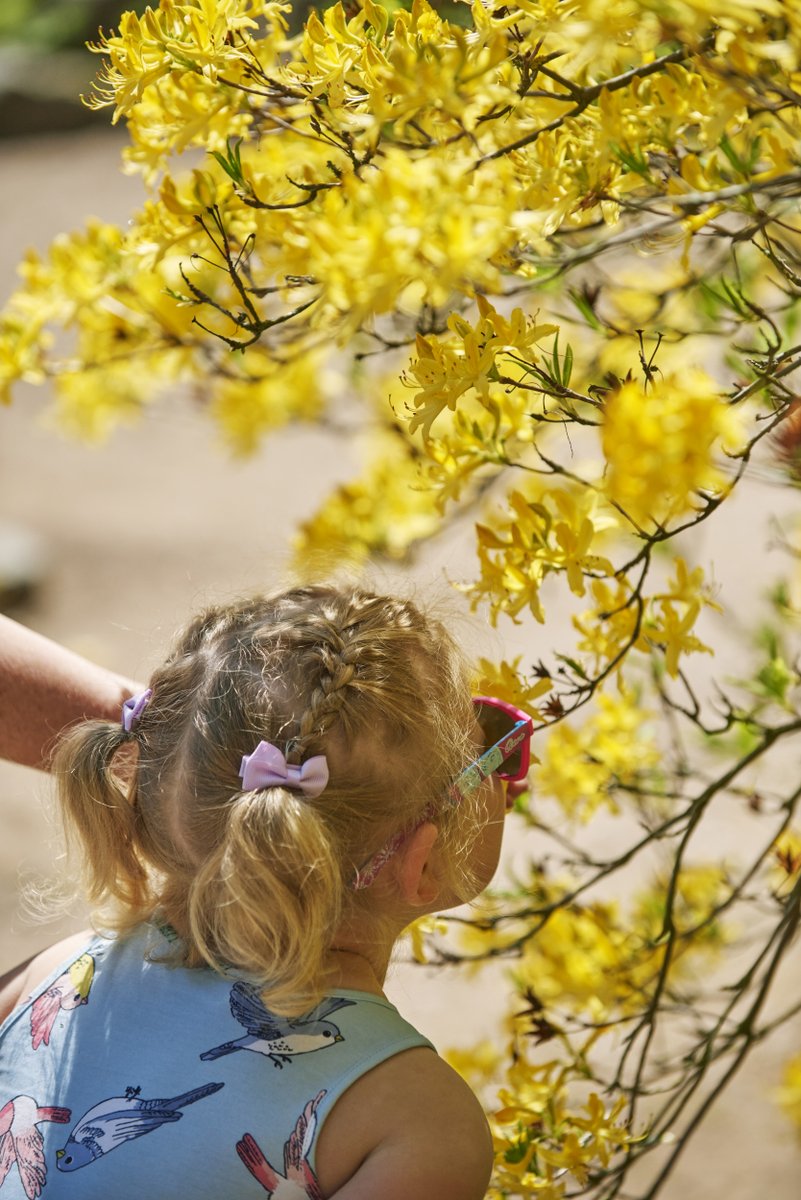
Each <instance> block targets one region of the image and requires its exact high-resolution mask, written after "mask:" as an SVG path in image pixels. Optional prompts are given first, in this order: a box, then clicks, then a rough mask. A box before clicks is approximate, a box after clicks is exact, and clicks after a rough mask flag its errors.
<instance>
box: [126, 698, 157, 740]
mask: <svg viewBox="0 0 801 1200" xmlns="http://www.w3.org/2000/svg"><path fill="white" fill-rule="evenodd" d="M152 695H153V689H152V688H148V689H147V690H146V691H144V692H140V693H139V695H138V696H129V697H128V699H127V700H126V701H125V703H124V704H123V706H122V727H123V729H124V730H125V732H126V733H131V732H132V731H133V728H134V726H135V725H136V723H137V722H138V720H139V718H140V717H141V715H142V713H143V712H144V711H145V709H146V708H147V705H148V701H149V700H150V697H151V696H152Z"/></svg>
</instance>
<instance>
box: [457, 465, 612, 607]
mask: <svg viewBox="0 0 801 1200" xmlns="http://www.w3.org/2000/svg"><path fill="white" fill-rule="evenodd" d="M506 504H507V508H506V511H505V513H503V515H502V516H501V517H500V519H498V518H496V519H495V520H494V521H493V522H492V524H490V523H489V522H488V523H487V524H480V525H477V526H476V534H477V552H478V559H479V564H480V566H481V576H480V578H479V579H478V580H476V581H475V582H474V583H473V584H470V585H467V586H466V587H465V588H464V590H465V591H466V592H467V594H468V595H469V596H470V599H471V602H472V604H473V605H474V606H475V605H477V604H478V603H480V602H481V601H482V600H484V599H486V600H488V601H489V605H490V612H491V616H492V619H493V621H495V620H497V618H498V616H499V614H500V613H502V612H503V613H506V614H507V615H509V616H511V617H512V618H515V617H516V616H517V614H518V613H520V612H521V611H523V610H524V609H526V608H528V609H529V611H530V612H531V613H532V615H533V616H534V617H535V618H536V620H537V621H539V622H541V623H542V622H543V621H544V620H545V614H544V611H543V609H542V605H541V602H540V588H541V586H542V583H543V580H544V579H545V578H546V576H548V575H551V574H554V573H564V575H565V577H566V579H567V583H568V586H569V587H570V589H571V591H574V592H575V593H576V595H579V596H582V595H584V591H585V583H584V580H585V577H586V576H587V575H588V574H594V573H597V574H603V575H611V574H612V571H613V567H612V564H611V563H610V562H609V560H608V559H607V558H604V557H602V556H601V555H599V554H597V553H596V552H595V549H594V546H595V542H596V539H597V538H598V535H599V534H601V533H602V532H604V531H605V530H606V529H608V528H610V527H611V526H613V525H614V524H615V520H614V518H613V517H610V516H609V515H608V513H606V512H604V511H603V510H602V509H601V507H600V504H599V501H598V498H597V496H596V495H595V494H594V493H593V492H592V491H590V489H589V488H585V489H584V490H583V491H582V490H580V489H578V488H576V487H570V488H568V487H563V488H546V487H543V486H542V485H541V484H536V483H532V484H531V485H530V486H529V487H528V488H527V490H526V491H522V490H520V491H518V490H515V491H512V492H510V493H509V495H508V496H507V499H506Z"/></svg>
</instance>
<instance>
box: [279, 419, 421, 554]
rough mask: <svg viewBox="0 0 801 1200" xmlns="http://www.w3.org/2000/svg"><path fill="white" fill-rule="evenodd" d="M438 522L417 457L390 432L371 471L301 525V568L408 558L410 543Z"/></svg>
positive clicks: (341, 488)
mask: <svg viewBox="0 0 801 1200" xmlns="http://www.w3.org/2000/svg"><path fill="white" fill-rule="evenodd" d="M399 446H400V453H399ZM438 524H439V517H438V515H437V513H436V512H435V511H434V510H433V509H432V507H431V503H430V501H429V499H428V497H427V495H426V492H425V491H424V490H423V489H422V488H421V486H420V474H419V466H418V463H417V461H416V459H415V457H414V456H413V455H410V454H408V453H403V446H402V444H400V443H399V441H398V439H397V437H396V438H392V436H391V435H386V434H384V435H382V436H381V437H380V438H379V439H378V445H377V446H376V447H375V448H374V449H373V452H372V455H371V457H370V459H369V466H368V468H367V470H366V471H365V474H364V475H363V476H362V477H361V478H358V479H355V480H352V481H351V482H350V483H345V484H342V485H340V486H339V487H338V488H336V489H335V490H334V492H333V493H332V494H331V496H329V498H328V500H327V502H326V504H325V506H324V507H323V508H321V509H320V510H318V512H317V513H316V514H315V515H314V516H313V517H312V518H311V519H310V520H308V521H305V522H304V523H302V524H301V526H300V528H299V530H298V535H297V538H296V540H295V563H296V568H297V570H298V571H300V572H301V573H302V574H308V573H309V572H313V571H314V570H315V569H318V570H319V568H320V567H321V566H326V565H327V566H330V565H331V563H332V562H336V561H337V560H340V561H342V560H344V561H351V562H363V561H364V560H365V559H366V558H367V557H368V556H369V555H370V554H371V553H372V554H381V555H383V556H385V557H387V558H398V559H402V558H403V557H404V556H405V554H406V553H407V551H408V549H409V547H410V545H412V544H413V543H414V542H415V541H417V540H419V539H423V538H426V537H429V536H430V535H431V534H432V533H433V532H434V530H435V529H436V528H437V526H438Z"/></svg>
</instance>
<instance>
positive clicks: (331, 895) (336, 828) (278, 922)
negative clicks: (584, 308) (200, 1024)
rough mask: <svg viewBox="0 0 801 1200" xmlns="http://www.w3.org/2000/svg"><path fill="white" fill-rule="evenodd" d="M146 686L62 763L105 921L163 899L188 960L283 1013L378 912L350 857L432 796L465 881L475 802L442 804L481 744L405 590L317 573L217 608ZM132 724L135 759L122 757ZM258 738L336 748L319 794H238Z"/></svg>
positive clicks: (61, 781) (72, 818)
mask: <svg viewBox="0 0 801 1200" xmlns="http://www.w3.org/2000/svg"><path fill="white" fill-rule="evenodd" d="M151 687H152V689H153V694H152V698H151V700H150V702H149V704H148V705H147V707H146V709H145V710H144V712H143V713H142V716H141V718H140V719H139V721H138V723H137V725H136V727H135V729H134V730H133V732H132V733H131V734H126V733H125V731H124V730H123V729H122V727H121V726H116V725H113V724H111V723H109V722H106V721H89V722H86V723H85V724H83V725H81V726H78V727H77V728H76V729H74V730H72V731H71V732H70V733H69V734H67V735H66V737H65V738H64V740H63V742H62V743H61V745H60V747H59V749H58V751H57V754H56V758H55V762H54V770H55V772H56V775H57V777H58V785H59V796H60V801H61V805H62V811H63V814H64V817H65V820H66V823H67V826H68V830H74V832H75V833H77V835H78V841H79V843H80V845H81V847H82V850H83V853H84V857H85V861H86V881H87V885H88V889H87V890H88V894H89V898H90V899H91V900H92V901H94V902H98V903H100V904H101V905H103V906H105V910H106V911H105V913H104V925H105V927H106V928H109V929H113V930H115V931H117V932H125V931H126V930H129V929H131V928H132V927H133V926H134V925H136V924H138V923H139V922H140V921H142V920H143V919H150V918H151V917H153V916H156V915H157V916H158V917H159V919H161V920H163V921H165V922H168V923H170V924H172V925H173V926H175V928H176V929H177V930H178V931H179V932H180V933H181V934H182V937H183V941H182V943H180V946H181V949H180V951H179V953H180V956H181V957H180V961H181V962H183V963H184V964H186V965H189V966H195V965H200V964H203V963H206V964H209V965H211V966H213V967H216V968H217V969H223V968H224V967H225V966H226V965H229V964H230V965H233V966H236V967H237V968H240V969H243V970H246V971H248V972H252V973H253V974H254V976H256V977H257V978H258V979H259V980H260V981H262V982H263V985H264V988H265V993H266V994H267V995H268V997H269V999H270V1002H271V1004H272V1006H273V1007H274V1008H275V1007H282V1006H283V1007H284V1008H285V1009H286V1010H287V1011H289V1010H290V1009H292V1008H295V1009H297V1008H299V1007H300V1006H302V1005H305V1004H308V1005H309V1006H311V1004H313V1003H315V1002H316V1000H317V999H319V995H320V992H321V986H322V979H323V964H324V958H325V954H326V952H327V950H328V949H329V947H330V946H331V944H332V939H333V938H334V936H335V931H336V930H337V928H338V927H339V926H340V923H341V921H342V919H343V918H344V917H346V916H347V915H348V913H349V912H351V911H353V909H354V908H356V907H358V906H360V905H362V906H366V907H368V909H369V896H370V892H369V889H367V890H366V891H365V892H354V891H352V890H351V888H350V886H349V885H350V883H351V881H352V879H353V876H354V873H355V871H356V869H357V868H358V867H359V866H360V865H362V864H363V863H364V862H365V860H367V859H369V857H370V856H371V854H373V853H375V852H376V851H377V850H379V849H380V847H381V846H382V845H383V844H384V843H385V842H386V840H387V838H388V837H390V836H391V835H393V834H395V833H397V832H398V831H400V830H404V829H410V830H411V829H412V828H414V826H415V825H416V824H417V823H418V822H419V820H420V819H421V814H423V813H424V812H425V811H426V809H427V808H428V807H429V806H432V805H433V812H434V816H433V818H432V819H433V820H434V821H435V822H436V823H437V825H438V826H439V844H440V846H441V847H442V859H443V862H444V864H445V865H446V870H447V871H448V872H449V878H448V880H447V884H448V886H449V888H450V889H451V890H452V891H454V892H455V893H456V894H457V895H463V896H465V895H467V894H468V893H469V892H470V891H471V889H472V881H471V880H470V878H469V868H468V867H467V866H466V865H465V864H466V862H467V858H468V856H467V855H466V854H465V853H464V851H465V849H466V847H467V846H469V844H470V843H471V842H472V840H473V838H474V837H475V835H476V828H477V812H476V810H475V807H472V809H471V811H468V809H469V808H471V806H470V805H468V804H462V805H460V806H459V807H458V808H456V807H454V806H453V805H451V804H450V803H449V801H448V787H449V785H450V783H451V782H452V781H453V779H454V777H455V776H456V775H457V774H458V772H459V770H460V769H461V768H462V767H463V766H464V765H465V764H466V763H467V762H469V761H470V759H471V758H472V757H474V751H473V746H472V743H471V730H472V728H473V721H472V717H471V708H470V696H469V684H468V675H467V671H466V668H465V664H464V661H463V658H462V656H461V653H460V652H459V650H458V649H457V647H456V645H455V643H454V642H453V640H452V639H451V638H450V636H449V635H448V634H447V633H446V631H445V629H444V628H443V627H442V625H441V624H440V623H439V622H438V621H436V620H434V619H431V618H428V617H426V616H424V615H423V614H422V613H421V612H420V611H419V609H418V608H417V607H416V606H415V605H414V604H412V603H410V602H409V601H406V600H400V599H392V598H389V597H386V596H379V595H374V594H372V593H371V592H368V591H363V590H361V589H360V588H356V587H347V588H342V587H334V586H316V587H299V588H294V589H291V590H288V591H284V592H282V593H279V594H276V595H273V596H266V597H256V598H253V599H250V600H245V601H242V602H239V603H236V604H233V605H228V606H224V607H215V608H210V609H208V610H207V611H205V612H203V613H201V614H200V615H199V616H198V617H196V618H195V620H194V621H192V622H191V623H190V624H189V625H188V626H187V627H186V628H185V629H184V631H183V632H182V634H180V635H179V637H178V640H177V643H176V645H175V648H174V650H173V652H172V654H171V655H170V657H169V658H168V660H167V662H166V663H165V665H164V666H163V667H161V668H160V669H159V670H157V671H156V672H155V674H154V676H153V678H152V680H151ZM131 740H133V741H134V742H135V743H136V750H137V753H136V763H135V765H131V764H130V763H126V761H125V759H126V757H127V756H126V755H124V754H123V755H119V756H118V751H119V750H120V749H121V748H122V747H123V746H124V745H125V743H127V742H129V741H131ZM261 740H265V741H268V742H272V743H273V744H274V745H277V746H278V747H279V748H281V749H282V750H283V751H284V752H285V753H286V757H287V760H288V761H289V762H295V763H300V762H303V761H305V760H306V759H307V758H309V757H311V756H312V755H316V754H325V755H326V758H327V760H328V765H329V771H330V778H329V782H328V784H327V786H326V788H325V790H324V791H323V792H322V793H321V794H320V795H319V796H317V797H315V798H313V799H310V798H307V797H305V796H304V795H302V794H301V793H300V792H298V791H294V790H288V789H286V788H282V787H269V788H265V789H262V790H259V791H250V792H243V791H242V783H241V781H240V779H239V775H238V771H239V767H240V762H241V759H242V756H243V755H246V754H251V753H252V752H253V750H254V749H255V748H256V746H257V744H258V743H259V741H261ZM115 757H116V758H117V761H116V764H115ZM121 760H122V761H121ZM126 777H127V779H128V782H127V783H126V782H125V779H126ZM110 902H111V907H110V908H109V903H110Z"/></svg>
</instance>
